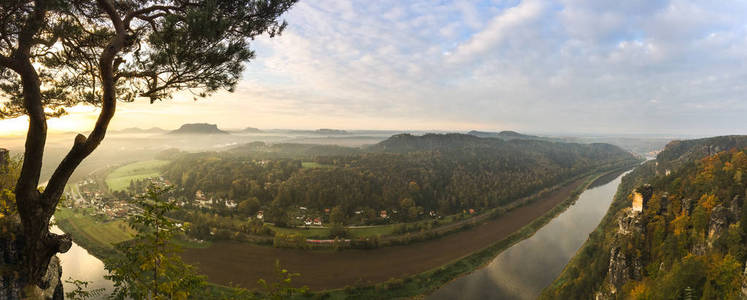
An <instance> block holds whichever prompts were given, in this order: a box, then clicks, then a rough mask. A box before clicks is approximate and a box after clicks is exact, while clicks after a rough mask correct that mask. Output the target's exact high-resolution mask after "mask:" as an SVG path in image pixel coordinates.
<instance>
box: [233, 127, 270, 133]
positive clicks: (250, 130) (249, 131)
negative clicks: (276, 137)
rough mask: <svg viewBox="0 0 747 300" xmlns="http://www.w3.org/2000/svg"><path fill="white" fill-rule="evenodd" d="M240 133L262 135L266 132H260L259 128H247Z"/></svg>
mask: <svg viewBox="0 0 747 300" xmlns="http://www.w3.org/2000/svg"><path fill="white" fill-rule="evenodd" d="M238 132H241V133H262V132H264V131H262V130H259V128H254V127H247V128H244V129H242V130H239V131H238Z"/></svg>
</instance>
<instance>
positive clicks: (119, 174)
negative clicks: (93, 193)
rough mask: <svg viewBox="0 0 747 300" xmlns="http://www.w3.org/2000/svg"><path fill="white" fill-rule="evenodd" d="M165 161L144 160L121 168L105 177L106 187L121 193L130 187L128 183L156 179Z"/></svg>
mask: <svg viewBox="0 0 747 300" xmlns="http://www.w3.org/2000/svg"><path fill="white" fill-rule="evenodd" d="M168 163H169V161H167V160H146V161H139V162H135V163H131V164H127V165H124V166H121V167H119V168H117V169H115V170H114V171H112V172H111V173H109V175H107V176H106V185H107V186H109V189H110V190H112V191H122V190H125V189H127V187H129V186H130V181H132V180H140V179H146V178H152V177H157V176H160V175H161V167H163V166H164V165H166V164H168Z"/></svg>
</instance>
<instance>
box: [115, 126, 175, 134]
mask: <svg viewBox="0 0 747 300" xmlns="http://www.w3.org/2000/svg"><path fill="white" fill-rule="evenodd" d="M167 131H168V130H165V129H161V128H158V127H151V128H149V129H143V128H139V127H131V128H125V129H122V130H118V131H116V132H117V133H165V132H167Z"/></svg>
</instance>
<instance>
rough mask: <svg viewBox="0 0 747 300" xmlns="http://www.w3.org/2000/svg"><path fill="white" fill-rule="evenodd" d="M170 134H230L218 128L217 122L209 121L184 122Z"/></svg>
mask: <svg viewBox="0 0 747 300" xmlns="http://www.w3.org/2000/svg"><path fill="white" fill-rule="evenodd" d="M169 134H229V133H228V132H226V131H223V130H220V129H218V125H216V124H208V123H191V124H184V125H182V127H179V129H177V130H174V131H171V132H169Z"/></svg>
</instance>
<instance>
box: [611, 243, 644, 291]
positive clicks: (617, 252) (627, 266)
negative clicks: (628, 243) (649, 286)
mask: <svg viewBox="0 0 747 300" xmlns="http://www.w3.org/2000/svg"><path fill="white" fill-rule="evenodd" d="M642 270H643V265H642V264H641V261H640V259H638V258H637V257H633V256H632V255H628V254H626V253H625V252H624V251H623V250H622V248H621V247H613V248H612V249H611V250H610V265H609V269H608V270H607V276H608V282H609V290H610V293H611V294H613V295H614V294H616V293H617V290H618V289H620V288H621V287H622V286H623V285H624V284H625V283H627V282H628V281H630V280H640V279H641V274H642V273H641V272H642Z"/></svg>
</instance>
